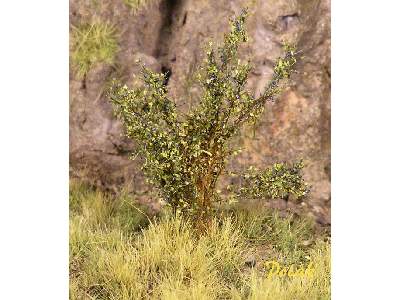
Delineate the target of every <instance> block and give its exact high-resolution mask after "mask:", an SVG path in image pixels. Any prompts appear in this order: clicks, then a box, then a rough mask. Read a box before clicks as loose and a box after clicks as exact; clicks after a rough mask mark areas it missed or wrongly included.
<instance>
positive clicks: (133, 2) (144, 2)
mask: <svg viewBox="0 0 400 300" xmlns="http://www.w3.org/2000/svg"><path fill="white" fill-rule="evenodd" d="M123 1H124V3H125V4H126V5H128V6H129V7H130V8H131V9H132V11H133V12H134V13H137V12H138V11H139V10H140V9H143V8H147V7H148V6H149V5H151V4H152V3H154V2H156V1H157V0H123Z"/></svg>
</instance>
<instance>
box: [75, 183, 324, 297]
mask: <svg viewBox="0 0 400 300" xmlns="http://www.w3.org/2000/svg"><path fill="white" fill-rule="evenodd" d="M128 203H129V205H128ZM135 206H136V205H135V204H134V201H133V199H131V198H130V197H129V196H127V195H121V196H120V197H117V199H111V198H110V197H109V196H107V195H104V194H103V193H100V192H96V191H92V190H90V189H87V188H85V187H84V186H82V185H80V184H77V183H72V184H71V192H70V211H71V213H70V299H122V300H123V299H171V300H172V299H329V298H330V245H329V243H327V242H323V241H322V240H317V242H316V243H315V244H314V245H313V246H311V247H309V248H308V249H300V248H301V247H300V246H299V245H297V246H298V247H296V244H297V243H300V241H301V240H302V239H304V238H309V231H310V230H309V229H308V227H304V224H306V223H304V222H303V221H297V220H291V221H290V222H288V221H287V220H286V219H279V218H278V217H277V216H276V215H274V214H269V215H265V216H264V217H262V216H261V215H262V214H261V213H258V215H257V214H256V215H254V217H253V218H252V217H251V214H249V213H247V214H246V215H244V214H243V213H242V212H239V213H235V214H233V216H227V215H225V216H221V217H220V218H218V219H214V221H213V223H212V226H211V229H210V231H209V232H208V234H206V235H203V236H197V235H196V234H194V231H193V230H192V226H191V224H190V222H189V221H186V220H185V219H183V218H182V217H180V216H170V215H168V214H165V215H164V216H162V217H159V218H157V219H152V220H151V223H150V224H148V223H149V221H148V220H147V218H146V217H145V216H144V215H143V214H142V213H141V212H140V211H139V210H138V209H136V208H135ZM264 213H265V212H264ZM250 220H253V223H252V224H250V223H249V222H250ZM147 224H148V225H147ZM246 224H247V225H251V228H248V226H247V225H246ZM265 224H267V226H269V227H270V229H269V230H268V232H269V233H268V234H263V232H262V230H260V228H263V226H265ZM301 224H303V225H301ZM141 226H142V230H140V228H141ZM301 230H303V231H304V232H301ZM307 231H308V232H307ZM254 235H255V236H261V237H262V238H261V239H260V240H259V241H258V242H257V243H254V241H253V239H252V238H250V237H251V236H254ZM278 236H279V237H278ZM279 243H280V244H281V245H279ZM263 244H269V245H268V246H270V247H271V249H272V252H271V254H270V256H269V257H266V258H265V259H277V260H279V261H282V262H285V261H286V262H289V261H290V262H292V263H293V262H294V263H296V262H301V261H302V260H303V259H304V257H307V258H308V259H309V260H311V261H313V262H314V264H315V269H316V271H315V276H314V277H311V278H280V277H272V278H267V276H266V272H265V270H263V268H262V261H259V260H258V261H257V268H254V269H251V268H249V267H246V266H245V264H244V260H245V256H246V254H247V253H249V252H251V251H254V249H256V248H257V247H258V246H263ZM290 249H291V250H292V253H290V251H289V250H290ZM293 253H294V254H293Z"/></svg>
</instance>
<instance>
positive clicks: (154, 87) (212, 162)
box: [110, 11, 306, 216]
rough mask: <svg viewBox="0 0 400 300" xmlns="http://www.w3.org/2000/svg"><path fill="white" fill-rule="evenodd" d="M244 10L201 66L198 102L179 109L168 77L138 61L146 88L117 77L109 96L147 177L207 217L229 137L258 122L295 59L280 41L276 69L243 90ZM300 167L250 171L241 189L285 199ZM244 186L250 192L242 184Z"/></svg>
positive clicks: (177, 202) (301, 190)
mask: <svg viewBox="0 0 400 300" xmlns="http://www.w3.org/2000/svg"><path fill="white" fill-rule="evenodd" d="M246 16H247V11H244V12H243V13H242V14H241V15H240V16H239V17H237V18H236V19H233V20H231V27H232V30H231V32H230V33H228V34H226V35H225V38H224V43H223V45H222V46H221V47H218V48H217V49H214V47H213V44H212V43H210V44H209V45H208V47H207V50H206V58H205V63H204V65H203V66H202V67H201V68H200V70H199V73H198V80H199V83H200V85H201V86H202V88H203V94H202V96H201V99H200V103H199V104H198V106H196V107H195V108H194V109H192V110H191V111H189V113H187V114H183V113H178V111H177V108H176V104H175V102H174V101H172V100H171V99H170V98H169V97H168V93H167V87H166V86H165V84H164V82H165V80H166V75H164V74H157V73H154V72H152V71H151V70H150V69H148V68H146V67H145V66H143V67H142V75H143V81H144V86H143V87H141V88H136V89H130V88H128V87H127V86H126V85H122V84H119V83H116V82H115V83H114V85H113V86H112V88H111V90H110V99H111V101H112V103H113V104H114V107H115V111H116V113H117V115H118V116H119V118H120V119H121V120H122V121H123V123H124V124H125V127H126V134H127V136H128V137H130V138H132V139H133V140H135V141H136V142H137V147H138V149H137V154H138V155H140V156H141V157H143V158H144V165H143V170H144V171H145V173H146V175H147V178H148V179H149V181H150V183H152V184H153V185H154V186H156V187H157V188H158V190H159V191H160V192H161V196H162V197H163V198H164V200H165V201H166V202H167V203H169V204H170V205H172V207H174V208H179V209H183V210H189V211H193V210H194V211H196V213H197V215H198V216H200V215H204V214H205V215H208V212H209V211H210V209H211V207H212V203H213V202H214V201H215V200H216V199H217V198H218V195H217V193H216V188H215V187H216V183H217V180H218V178H219V176H220V175H221V173H222V172H224V171H225V165H226V162H227V159H228V158H229V156H230V155H231V154H232V153H233V150H232V149H231V147H230V146H229V142H230V141H231V140H232V138H233V137H234V136H235V135H237V134H238V133H239V131H240V129H241V128H242V127H243V126H244V125H245V124H248V123H249V122H255V121H257V120H258V119H259V117H260V115H261V114H262V112H263V109H264V104H265V102H266V101H267V100H273V99H274V98H275V97H276V96H277V95H278V94H279V93H280V92H281V90H282V87H283V86H284V85H285V82H287V79H289V77H290V74H291V73H292V72H293V69H294V66H295V64H296V61H297V60H296V53H295V47H294V46H291V45H289V44H285V46H284V49H283V50H284V51H285V55H284V56H283V57H281V58H279V59H278V60H277V62H276V65H275V67H274V75H273V78H272V79H271V81H270V82H269V83H268V84H267V86H266V89H265V92H264V93H263V94H262V95H261V96H260V97H258V98H255V97H253V96H252V95H251V94H250V93H249V92H248V91H246V89H245V85H246V82H247V79H248V75H249V73H250V71H251V69H252V68H251V66H250V64H249V63H248V62H241V61H240V59H238V48H239V45H240V44H241V43H243V42H245V41H247V39H248V38H247V33H246V29H245V19H246ZM301 167H302V165H301V164H298V165H295V166H294V167H293V168H289V167H287V166H286V165H284V164H276V165H275V166H274V167H273V168H272V169H267V170H265V171H263V172H261V173H260V174H259V175H256V174H252V175H251V176H250V177H249V179H254V180H255V181H256V182H255V187H254V189H249V188H246V187H243V189H242V190H241V194H243V193H244V192H245V191H248V192H249V194H250V196H257V197H261V196H262V197H267V198H273V197H282V196H286V195H287V194H294V195H295V196H303V195H304V194H305V191H306V189H305V185H304V182H303V181H302V179H301V177H300V173H299V171H300V169H301ZM246 189H247V190H246Z"/></svg>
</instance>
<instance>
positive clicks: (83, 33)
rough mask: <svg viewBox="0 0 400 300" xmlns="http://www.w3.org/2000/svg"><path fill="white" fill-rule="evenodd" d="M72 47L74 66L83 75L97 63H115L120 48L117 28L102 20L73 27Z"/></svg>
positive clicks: (78, 73) (80, 75)
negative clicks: (101, 21)
mask: <svg viewBox="0 0 400 300" xmlns="http://www.w3.org/2000/svg"><path fill="white" fill-rule="evenodd" d="M71 48H72V49H71V62H72V67H73V69H74V70H75V72H76V73H77V75H78V76H79V77H83V76H85V75H86V74H87V72H88V71H89V70H90V68H91V67H92V66H93V65H94V64H96V63H99V62H103V63H107V64H113V63H114V58H115V54H116V52H117V50H118V43H117V34H116V29H115V27H114V26H112V25H110V24H107V23H100V22H96V23H93V24H90V25H89V24H88V25H83V26H80V27H73V28H72V34H71Z"/></svg>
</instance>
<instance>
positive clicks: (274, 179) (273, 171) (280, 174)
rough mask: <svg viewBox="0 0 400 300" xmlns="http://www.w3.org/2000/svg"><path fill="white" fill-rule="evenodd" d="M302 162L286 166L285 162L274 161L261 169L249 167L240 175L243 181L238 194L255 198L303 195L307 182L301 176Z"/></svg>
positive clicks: (299, 196) (305, 191) (298, 196)
mask: <svg viewBox="0 0 400 300" xmlns="http://www.w3.org/2000/svg"><path fill="white" fill-rule="evenodd" d="M303 166H304V165H303V162H302V161H300V162H298V163H295V164H293V166H288V165H287V164H286V163H276V164H274V165H273V166H272V167H270V168H266V169H264V170H262V171H260V170H258V169H256V168H254V167H250V168H249V170H248V171H247V172H246V173H245V174H243V175H242V177H243V183H242V187H241V188H240V189H239V191H238V194H239V195H243V196H244V197H249V196H250V197H252V198H254V199H257V198H282V199H287V198H288V197H289V195H294V196H296V197H297V198H301V197H304V196H305V195H306V194H307V193H308V187H307V183H305V181H304V179H303V177H302V176H301V170H302V168H303Z"/></svg>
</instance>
